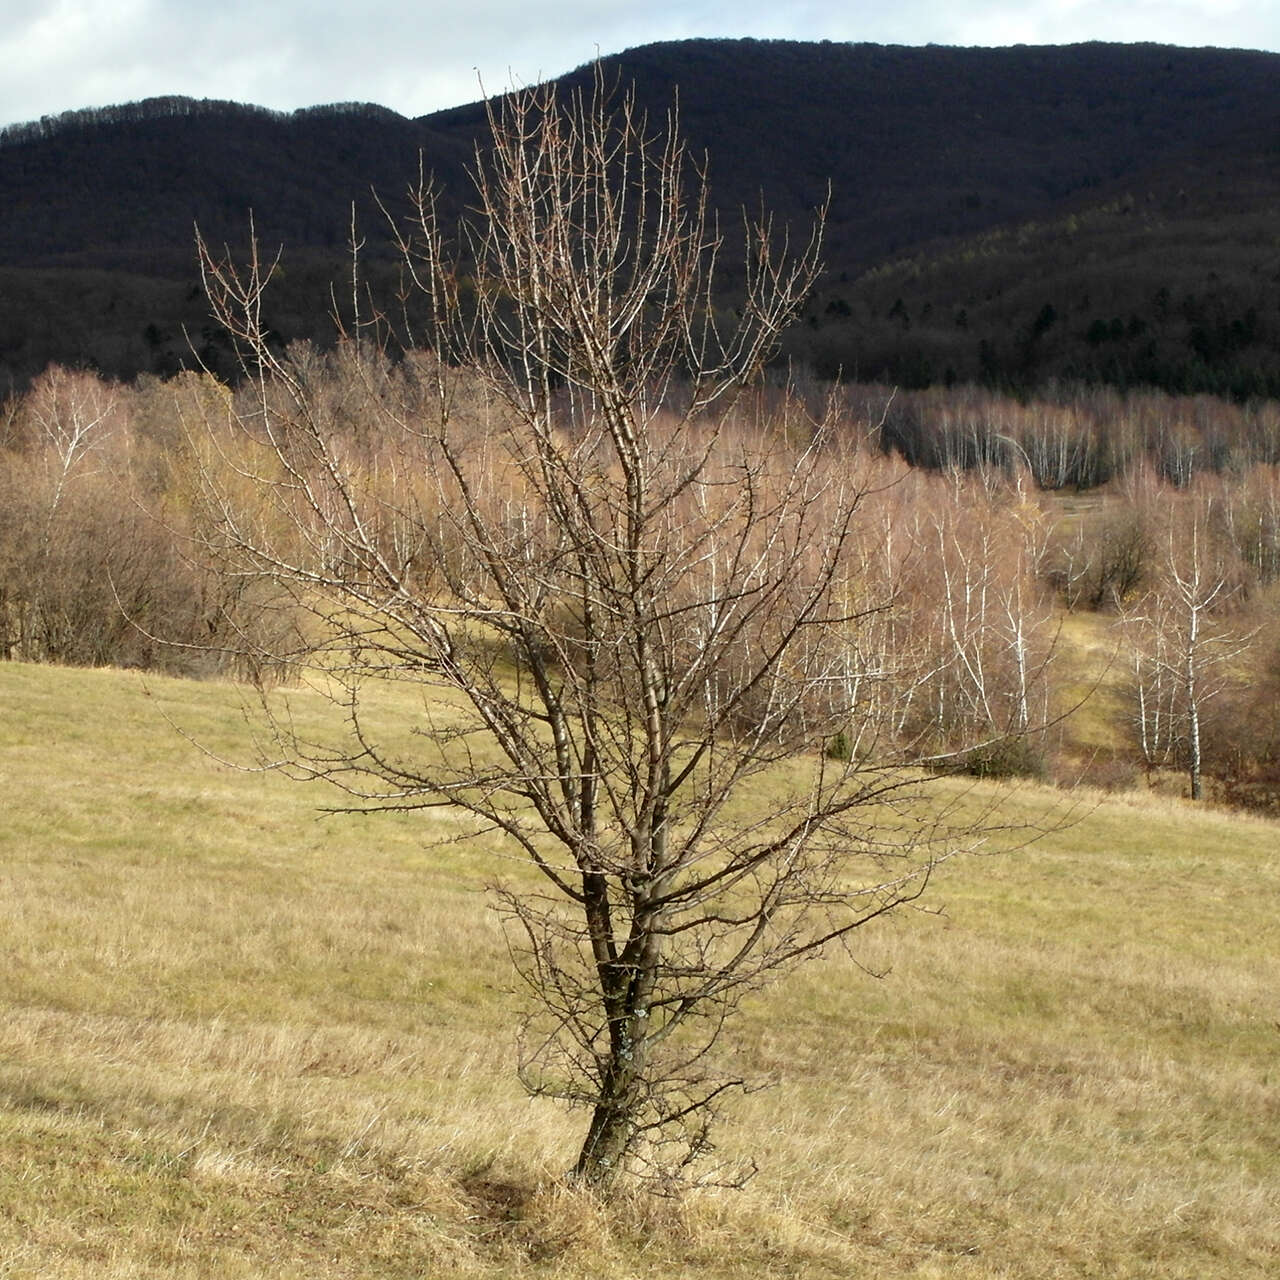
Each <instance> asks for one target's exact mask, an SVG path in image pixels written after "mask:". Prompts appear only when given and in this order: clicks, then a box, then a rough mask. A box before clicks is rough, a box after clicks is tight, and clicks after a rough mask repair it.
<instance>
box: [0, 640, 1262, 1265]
mask: <svg viewBox="0 0 1280 1280" xmlns="http://www.w3.org/2000/svg"><path fill="white" fill-rule="evenodd" d="M377 697H380V698H381V702H379V703H378V704H377V706H378V714H379V715H382V716H385V717H387V719H388V722H391V721H394V720H396V719H399V720H400V721H403V722H408V721H409V720H411V719H412V717H413V715H414V713H415V705H414V703H413V701H412V699H411V696H410V694H408V693H407V692H404V691H389V692H386V693H383V694H379V695H377ZM288 698H289V701H290V703H291V706H292V713H293V715H294V716H295V717H296V719H297V721H298V723H300V724H303V725H306V724H307V723H309V722H311V721H316V722H318V721H319V720H321V719H322V718H323V717H324V716H325V715H328V714H331V713H330V712H329V711H328V709H327V707H326V704H325V703H324V701H323V700H322V699H321V698H320V697H318V696H316V695H314V694H312V693H310V692H308V691H307V690H306V689H296V690H292V691H289V693H288ZM0 706H2V707H3V709H4V710H3V715H2V716H0V787H2V788H3V794H4V822H3V824H2V825H0V881H2V884H3V891H2V892H0V913H2V914H3V921H2V923H0V947H2V948H3V963H2V964H0V999H2V1000H3V1009H4V1014H3V1018H2V1019H0V1277H5V1280H17V1278H19V1277H22V1278H25V1277H36V1276H39V1277H42V1278H50V1280H72V1278H76V1280H81V1278H87V1277H94V1278H95V1280H99V1278H101V1280H118V1278H122V1277H134V1276H166V1277H168V1276H173V1277H205V1276H218V1277H226V1278H228V1280H241V1278H247V1277H259V1276H262V1277H266V1276H271V1277H286V1278H287V1277H304V1276H305V1277H309V1278H313V1277H320V1278H327V1277H365V1276H368V1277H429V1276H430V1277H434V1276H459V1277H517V1278H518V1277H534V1276H539V1277H542V1276H545V1277H551V1276H555V1277H631V1276H637V1277H638V1276H646V1277H663V1276H671V1277H675V1276H684V1275H699V1276H705V1277H710V1278H713V1280H719V1278H724V1280H728V1278H730V1277H742V1278H743V1280H745V1278H746V1277H753V1278H754V1277H765V1276H769V1277H773V1276H777V1277H782V1276H787V1277H797V1278H809V1277H820V1276H821V1277H848V1276H903V1277H920V1278H923V1277H943V1276H946V1277H960V1278H976V1277H1075V1276H1107V1277H1115V1276H1124V1277H1143V1276H1150V1277H1157V1276H1158V1277H1181V1276H1185V1277H1198V1278H1200V1277H1212V1276H1221V1277H1252V1276H1257V1277H1263V1276H1269V1275H1274V1274H1276V1271H1277V1270H1278V1269H1280V1052H1278V1051H1280V996H1278V994H1277V992H1278V991H1280V958H1278V957H1280V916H1278V913H1277V904H1278V903H1280V826H1277V824H1275V823H1273V822H1267V821H1263V820H1261V819H1256V818H1250V817H1244V816H1239V815H1234V814H1228V813H1226V812H1222V811H1217V810H1214V809H1212V808H1207V807H1205V808H1193V807H1191V806H1190V805H1189V804H1187V803H1186V802H1183V801H1181V800H1178V799H1176V798H1170V797H1167V796H1151V795H1147V794H1144V793H1141V792H1136V793H1131V794H1121V795H1114V796H1104V795H1102V794H1101V793H1088V792H1077V793H1075V794H1073V795H1070V796H1065V797H1064V794H1063V793H1061V792H1054V791H1051V790H1049V789H1047V788H1042V787H1038V786H1036V785H1034V784H1017V785H1013V784H1003V783H1002V784H996V783H980V784H976V787H975V797H974V798H975V800H977V799H982V800H986V801H990V800H992V799H995V800H997V801H998V803H999V804H1000V806H1001V811H1002V814H1004V815H1006V816H1007V817H1008V818H1009V819H1010V820H1011V821H1015V822H1027V823H1030V824H1045V825H1048V826H1050V827H1051V828H1052V829H1051V830H1050V831H1049V833H1048V834H1047V835H1045V836H1044V838H1043V839H1041V840H1039V841H1038V842H1036V843H1033V844H1031V845H1029V846H1026V847H1023V848H1020V849H1016V850H1014V851H1009V852H996V851H992V852H990V853H989V854H988V853H980V854H976V855H970V856H966V857H963V858H959V859H956V860H954V861H952V862H951V863H949V864H948V866H947V867H946V869H945V874H943V875H940V877H939V878H938V880H937V882H936V883H935V884H934V885H933V886H931V891H930V896H929V899H928V902H927V906H929V907H931V908H934V909H936V910H937V911H939V912H941V914H932V913H927V912H909V913H899V914H898V915H896V916H895V917H893V918H891V919H889V920H886V921H884V922H883V923H880V924H876V925H874V926H871V927H868V928H867V929H865V930H863V931H862V932H860V933H859V934H858V935H857V937H856V939H855V943H854V947H853V949H852V954H851V955H845V954H842V953H834V954H832V955H830V956H829V957H827V958H825V959H823V960H822V961H820V962H816V963H813V964H811V965H809V966H808V967H806V968H802V969H800V970H798V971H797V972H795V973H794V974H792V975H790V976H789V977H787V978H786V979H785V980H783V981H781V982H778V983H776V984H774V985H772V986H771V987H770V988H769V989H768V990H766V991H765V992H763V993H761V994H759V995H757V996H755V997H753V999H752V1001H751V1003H750V1004H749V1005H748V1007H747V1008H746V1010H745V1011H744V1014H743V1016H742V1017H741V1018H740V1019H739V1020H738V1021H737V1023H736V1024H734V1025H733V1026H732V1027H731V1029H730V1030H729V1032H728V1033H727V1041H726V1046H725V1047H726V1051H727V1052H728V1053H730V1054H733V1055H737V1056H738V1057H740V1059H741V1061H742V1062H743V1064H744V1066H745V1067H746V1068H747V1069H748V1070H749V1071H750V1073H751V1074H753V1075H758V1076H762V1077H765V1078H768V1079H769V1080H771V1081H772V1087H770V1088H768V1089H766V1090H764V1091H762V1092H758V1093H753V1094H750V1095H748V1096H746V1097H744V1098H742V1099H740V1100H739V1101H737V1102H735V1103H734V1104H733V1106H732V1108H731V1111H730V1114H729V1116H728V1121H727V1123H726V1124H725V1126H724V1127H723V1129H722V1131H721V1133H720V1137H721V1140H722V1152H723V1154H725V1155H726V1156H727V1157H729V1158H737V1157H754V1158H755V1159H756V1160H757V1161H758V1163H759V1165H760V1171H759V1173H758V1175H757V1176H756V1177H755V1178H754V1179H753V1180H752V1181H751V1182H750V1183H749V1184H748V1185H747V1187H746V1188H745V1189H744V1190H742V1191H728V1190H716V1189H708V1190H704V1191H695V1192H691V1193H689V1194H688V1195H686V1196H685V1197H684V1198H683V1199H679V1200H673V1199H662V1198H654V1197H650V1196H644V1195H635V1196H630V1197H629V1196H625V1195H624V1196H621V1197H618V1198H615V1199H614V1200H612V1201H609V1202H608V1203H603V1202H601V1201H598V1200H596V1199H595V1198H593V1197H592V1196H591V1195H589V1194H588V1193H586V1192H583V1191H576V1190H573V1189H570V1188H569V1187H567V1186H566V1185H565V1183H564V1181H563V1179H562V1176H561V1175H562V1173H563V1171H564V1169H565V1167H566V1165H567V1163H568V1162H569V1161H570V1160H571V1158H572V1153H573V1151H574V1149H575V1144H576V1143H578V1142H580V1141H581V1132H582V1126H583V1124H584V1117H583V1116H581V1115H578V1114H572V1113H566V1112H564V1111H562V1110H560V1109H558V1108H556V1107H555V1106H554V1105H552V1104H550V1103H546V1102H541V1101H538V1102H534V1101H531V1100H529V1099H528V1098H526V1096H525V1095H524V1093H523V1091H522V1090H521V1088H520V1086H519V1084H518V1082H517V1080H516V1079H515V1076H514V1072H513V1069H512V1065H511V1064H512V1058H513V1051H512V1039H513V1035H514V1032H513V1011H514V1009H515V1008H516V1007H517V1005H518V1003H519V1000H520V996H519V993H518V992H516V991H515V990H514V989H513V987H514V984H513V979H512V974H511V969H510V965H509V961H508V958H507V955H506V952H505V947H504V943H503V938H502V934H501V929H500V925H499V922H498V920H497V918H496V917H495V914H494V912H493V911H492V909H491V905H490V904H491V899H490V898H489V897H488V896H487V894H486V885H487V884H489V883H491V882H492V881H493V880H494V879H496V878H503V877H506V878H512V877H514V878H516V879H518V878H519V877H520V876H522V875H524V874H525V872H524V871H523V869H522V867H521V864H519V863H518V862H514V861H511V860H508V859H506V858H504V857H503V850H502V849H501V847H499V846H497V845H495V844H493V843H492V842H489V843H482V844H469V845H463V844H459V843H449V842H448V837H449V836H450V835H451V834H453V832H454V830H455V827H453V826H451V825H450V824H454V823H456V819H453V818H451V817H448V816H446V815H440V816H434V817H427V816H423V815H381V816H377V817H363V818H362V817H356V816H350V815H343V816H331V817H324V818H322V817H319V816H317V809H318V807H319V806H320V805H322V804H323V803H325V802H326V800H327V799H330V798H331V797H328V796H326V794H325V793H324V792H323V791H322V790H319V789H317V788H314V787H308V786H302V785H297V784H292V783H290V782H288V781H287V780H286V779H285V778H283V777H281V776H279V775H278V774H274V773H269V772H268V773H261V772H242V771H239V770H237V769H234V768H231V767H229V766H228V765H227V764H224V763H219V761H218V760H216V759H215V758H213V757H212V756H211V755H209V754H206V753H202V752H201V751H200V750H198V749H197V748H196V747H195V746H194V745H192V743H191V742H190V741H188V740H186V739H184V737H183V736H182V734H181V733H180V732H179V731H178V729H177V728H175V724H176V725H178V726H180V727H181V729H182V730H183V731H185V732H186V733H187V734H189V735H191V737H192V738H194V739H195V740H197V741H198V742H199V743H201V744H202V745H203V746H205V747H206V748H208V749H209V750H210V751H212V752H215V753H220V754H222V755H224V756H225V757H227V758H228V759H232V760H236V761H240V762H245V763H248V762H250V761H252V759H253V748H252V745H251V742H250V738H249V728H248V725H247V723H246V720H245V717H244V716H243V714H242V700H241V697H240V695H239V694H238V692H237V690H236V689H235V687H234V686H232V685H230V684H226V683H221V682H216V681H208V682H192V681H182V680H176V679H172V678H168V677H159V676H152V675H147V676H143V675H140V674H138V673H136V672H133V673H130V672H120V671H112V670H93V671H90V670H79V669H70V668H55V667H45V666H37V665H28V664H21V663H3V664H0ZM938 785H939V786H940V787H943V788H947V787H953V786H955V785H958V784H954V783H950V782H948V783H939V784H938ZM1064 800H1065V801H1067V802H1069V807H1064ZM868 969H870V970H875V971H877V972H882V973H883V976H881V977H874V976H871V974H869V973H868V972H867V971H866V970H868Z"/></svg>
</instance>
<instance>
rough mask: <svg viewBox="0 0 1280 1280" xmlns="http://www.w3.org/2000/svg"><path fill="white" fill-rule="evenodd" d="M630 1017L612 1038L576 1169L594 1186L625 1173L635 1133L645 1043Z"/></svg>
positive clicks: (606, 1183) (584, 1179)
mask: <svg viewBox="0 0 1280 1280" xmlns="http://www.w3.org/2000/svg"><path fill="white" fill-rule="evenodd" d="M633 1023H634V1019H633V1018H632V1017H631V1016H630V1015H628V1016H627V1017H626V1018H625V1019H624V1021H623V1025H622V1027H621V1029H620V1030H619V1032H618V1033H617V1034H616V1035H615V1036H614V1037H612V1038H611V1048H610V1056H609V1062H608V1065H607V1067H606V1069H605V1073H604V1078H603V1079H602V1080H601V1081H600V1094H599V1097H598V1098H597V1100H596V1105H595V1110H594V1111H593V1112H592V1115H591V1126H590V1128H589V1129H588V1130H587V1136H586V1140H585V1141H584V1142H583V1144H582V1150H581V1151H580V1152H579V1154H578V1162H577V1164H576V1165H575V1166H574V1176H575V1177H577V1178H580V1179H581V1180H582V1181H583V1182H586V1183H588V1184H589V1185H590V1186H593V1187H605V1186H608V1185H609V1183H611V1182H612V1181H613V1180H614V1179H615V1178H616V1177H617V1175H618V1174H619V1173H620V1172H621V1171H622V1167H623V1165H624V1163H625V1161H626V1157H627V1153H628V1151H629V1150H630V1148H631V1144H632V1141H633V1139H634V1137H635V1132H636V1118H637V1113H638V1111H639V1107H640V1092H641V1086H642V1083H643V1076H644V1058H645V1044H644V1039H643V1037H639V1038H637V1037H635V1036H634V1034H633Z"/></svg>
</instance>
